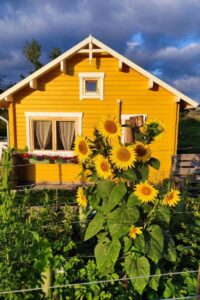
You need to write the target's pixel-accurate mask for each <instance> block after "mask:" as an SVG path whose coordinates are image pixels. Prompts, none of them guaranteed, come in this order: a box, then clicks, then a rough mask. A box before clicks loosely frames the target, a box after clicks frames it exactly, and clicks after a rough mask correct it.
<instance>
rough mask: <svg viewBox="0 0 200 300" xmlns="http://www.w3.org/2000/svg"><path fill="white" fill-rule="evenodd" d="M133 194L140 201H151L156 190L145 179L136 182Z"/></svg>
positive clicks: (155, 194)
mask: <svg viewBox="0 0 200 300" xmlns="http://www.w3.org/2000/svg"><path fill="white" fill-rule="evenodd" d="M133 193H134V195H135V196H137V197H138V199H139V200H140V201H141V202H142V203H146V202H153V201H154V200H155V198H156V196H157V194H158V191H157V190H156V189H155V188H154V187H153V186H152V185H151V184H149V183H148V182H147V181H145V182H141V183H138V184H136V186H135V191H134V192H133Z"/></svg>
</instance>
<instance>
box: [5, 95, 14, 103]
mask: <svg viewBox="0 0 200 300" xmlns="http://www.w3.org/2000/svg"><path fill="white" fill-rule="evenodd" d="M13 100H14V98H13V95H8V96H6V97H5V101H7V102H13Z"/></svg>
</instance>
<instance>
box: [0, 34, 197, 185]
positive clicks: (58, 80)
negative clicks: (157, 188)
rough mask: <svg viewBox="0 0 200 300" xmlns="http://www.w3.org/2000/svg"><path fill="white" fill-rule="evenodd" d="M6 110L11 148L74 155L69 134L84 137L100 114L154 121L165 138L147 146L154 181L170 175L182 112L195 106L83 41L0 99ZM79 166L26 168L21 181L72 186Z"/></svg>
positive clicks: (93, 41) (108, 50)
mask: <svg viewBox="0 0 200 300" xmlns="http://www.w3.org/2000/svg"><path fill="white" fill-rule="evenodd" d="M0 103H2V105H5V103H7V106H8V111H9V146H10V147H16V148H18V149H23V148H25V147H26V146H27V147H28V151H29V153H33V154H38V155H49V156H55V155H60V156H73V141H74V138H75V136H77V135H80V134H83V135H90V134H91V133H92V131H93V128H94V127H95V125H96V124H97V122H99V120H100V118H101V117H102V116H105V115H107V114H109V115H112V116H119V114H120V118H121V122H122V123H125V122H126V121H127V120H128V119H129V118H131V117H133V116H138V115H139V116H142V117H143V118H144V119H147V120H158V121H160V122H162V124H164V127H165V133H164V134H162V136H161V137H160V138H159V139H158V140H157V141H156V142H154V143H153V144H152V152H153V156H154V157H156V158H158V159H159V160H160V161H161V168H160V170H159V172H158V173H157V174H155V176H157V178H159V179H162V178H165V177H167V176H169V173H170V169H171V157H172V155H174V154H176V151H177V135H178V121H179V111H180V108H185V107H196V106H197V105H198V103H197V102H195V101H194V100H192V99H191V98H189V97H187V96H186V95H184V94H182V93H181V92H179V91H177V90H176V89H174V88H173V87H172V86H170V85H168V84H167V83H165V82H163V81H162V80H160V79H159V78H157V77H155V76H154V75H152V74H150V73H149V72H147V71H146V70H144V69H143V68H141V67H139V66H138V65H136V64H135V63H134V62H132V61H130V60H129V59H127V58H125V57H124V56H122V55H120V54H119V53H117V52H116V51H114V50H113V49H111V48H109V47H108V46H106V45H105V44H103V43H102V42H100V41H99V40H97V39H96V38H94V37H92V36H89V37H87V38H86V39H84V40H83V41H82V42H80V43H79V44H77V45H75V46H74V47H72V48H71V49H69V50H68V51H66V52H65V53H64V54H62V55H60V56H59V57H58V58H56V59H54V60H53V61H51V62H50V63H48V64H47V65H45V66H44V67H42V68H41V69H39V70H38V71H36V72H34V73H33V74H31V75H29V76H28V77H27V78H25V79H23V80H22V81H20V82H19V83H17V84H16V85H15V86H13V87H11V88H10V89H8V90H7V91H5V92H4V93H2V94H0ZM79 171H80V166H79V165H78V164H71V163H68V164H63V165H60V164H57V163H49V164H41V163H40V162H38V163H35V164H34V165H33V164H31V165H30V166H27V167H26V168H24V171H23V175H24V179H26V181H33V182H36V183H65V182H77V181H78V180H79V179H78V178H77V174H78V173H79Z"/></svg>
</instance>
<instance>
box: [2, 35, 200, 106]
mask: <svg viewBox="0 0 200 300" xmlns="http://www.w3.org/2000/svg"><path fill="white" fill-rule="evenodd" d="M91 43H92V44H95V45H96V46H97V47H99V48H101V49H103V50H104V51H105V52H107V53H109V54H110V55H112V56H114V57H115V58H117V59H118V60H119V61H120V63H119V64H120V66H121V65H122V63H124V64H126V65H128V66H129V67H131V68H132V69H134V70H136V71H138V72H139V73H140V74H142V75H144V76H145V77H147V78H148V79H150V80H151V81H153V82H155V83H157V84H158V85H160V86H161V87H163V88H164V89H166V90H168V91H169V92H171V93H172V94H173V95H175V96H177V98H179V99H181V100H183V101H185V102H186V103H187V104H189V105H190V106H192V107H197V106H198V105H199V104H198V102H196V101H194V100H192V99H191V98H189V97H188V96H186V95H184V94H182V93H181V92H179V91H178V90H176V89H175V88H173V87H172V86H170V85H169V84H167V83H165V82H164V81H162V80H161V79H159V78H157V77H156V76H154V75H152V74H151V73H149V72H148V71H146V70H144V69H143V68H141V67H139V66H138V65H136V64H135V63H133V62H132V61H130V60H129V59H127V58H126V57H124V56H122V55H121V54H119V53H118V52H116V51H114V50H113V49H111V48H110V47H108V46H106V45H105V44H103V43H102V42H100V41H98V40H97V39H96V38H94V37H92V36H91V35H90V36H89V37H87V38H86V39H84V40H83V41H82V42H80V43H78V44H77V45H76V46H74V47H72V48H71V49H70V50H68V51H66V52H65V53H63V54H62V55H60V56H59V57H57V58H56V59H54V60H53V61H51V62H50V63H48V64H47V65H45V66H44V67H42V68H41V69H39V70H38V71H36V72H34V73H33V74H31V75H29V76H28V77H27V78H25V79H23V80H22V81H20V82H19V83H17V84H16V85H14V86H13V87H11V88H10V89H8V90H7V91H5V92H4V93H2V94H0V100H6V101H7V99H8V98H7V97H8V96H12V95H13V94H14V93H15V92H17V91H18V90H20V89H21V88H23V87H24V86H26V85H28V84H29V82H30V81H32V80H33V79H35V78H38V77H40V76H41V75H43V74H45V73H46V72H48V71H49V70H51V69H53V68H54V67H56V66H58V65H60V63H61V62H62V61H63V60H66V59H68V58H70V57H71V56H72V55H74V54H75V53H76V52H78V51H79V50H81V49H82V48H83V47H85V46H86V45H89V44H91ZM61 64H62V63H61Z"/></svg>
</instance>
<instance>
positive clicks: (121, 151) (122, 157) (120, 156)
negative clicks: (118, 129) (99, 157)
mask: <svg viewBox="0 0 200 300" xmlns="http://www.w3.org/2000/svg"><path fill="white" fill-rule="evenodd" d="M110 159H111V161H112V163H113V164H114V165H115V166H116V167H117V168H119V169H122V170H127V169H128V168H130V167H133V166H134V163H135V161H136V154H135V151H134V149H133V146H132V145H131V146H124V145H116V146H115V147H114V148H113V149H112V150H111V155H110Z"/></svg>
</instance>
